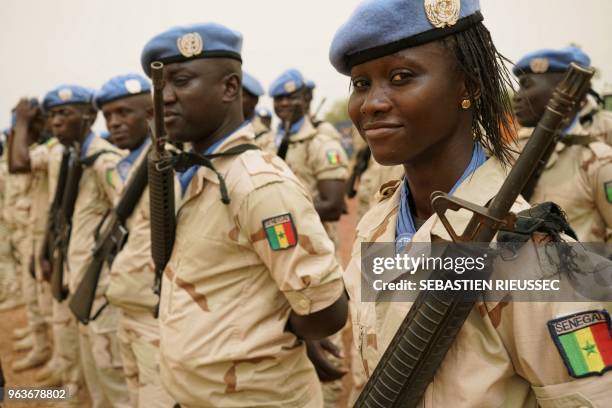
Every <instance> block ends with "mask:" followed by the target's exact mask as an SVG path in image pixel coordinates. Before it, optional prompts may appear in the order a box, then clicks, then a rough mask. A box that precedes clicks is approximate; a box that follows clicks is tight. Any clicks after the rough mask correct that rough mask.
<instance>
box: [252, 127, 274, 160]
mask: <svg viewBox="0 0 612 408" xmlns="http://www.w3.org/2000/svg"><path fill="white" fill-rule="evenodd" d="M255 144H256V145H257V146H259V148H260V149H261V150H263V151H264V152H270V153H274V154H276V150H277V148H276V144H275V143H274V132H272V131H270V132H266V133H264V134H263V135H261V136H259V137H258V138H257V139H255Z"/></svg>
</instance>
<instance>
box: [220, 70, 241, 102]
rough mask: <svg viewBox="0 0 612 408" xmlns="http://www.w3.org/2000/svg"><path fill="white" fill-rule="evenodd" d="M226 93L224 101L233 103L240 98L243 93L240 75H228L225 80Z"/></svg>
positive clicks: (233, 73)
mask: <svg viewBox="0 0 612 408" xmlns="http://www.w3.org/2000/svg"><path fill="white" fill-rule="evenodd" d="M223 83H224V92H223V101H224V102H232V101H234V100H236V99H237V98H240V96H241V93H242V86H241V85H240V74H238V73H236V72H232V73H230V74H227V75H226V76H225V77H224V78H223Z"/></svg>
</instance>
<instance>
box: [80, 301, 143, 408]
mask: <svg viewBox="0 0 612 408" xmlns="http://www.w3.org/2000/svg"><path fill="white" fill-rule="evenodd" d="M118 320H119V311H118V310H117V309H116V308H115V307H114V306H112V305H108V306H107V307H106V308H105V309H104V310H103V311H102V313H100V315H99V316H98V318H97V319H96V320H94V321H91V322H89V324H88V325H86V326H85V325H82V324H79V349H80V357H81V367H82V369H83V374H84V375H85V383H86V384H87V389H88V390H89V395H90V397H91V400H92V407H93V408H101V407H119V408H121V407H130V406H131V405H130V397H129V393H128V388H127V384H126V381H125V376H124V374H123V363H122V361H121V354H120V352H119V340H118V338H117V327H118V323H119V322H118Z"/></svg>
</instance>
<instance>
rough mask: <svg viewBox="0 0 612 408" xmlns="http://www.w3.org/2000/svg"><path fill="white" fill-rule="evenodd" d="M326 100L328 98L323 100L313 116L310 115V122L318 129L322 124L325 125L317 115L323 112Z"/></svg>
mask: <svg viewBox="0 0 612 408" xmlns="http://www.w3.org/2000/svg"><path fill="white" fill-rule="evenodd" d="M326 100H327V98H323V99H321V102H319V106H317V109H316V110H315V111H314V113H313V114H312V115H310V121H311V122H312V124H313V126H314V127H316V128H317V127H319V125H320V124H321V123H323V121H322V120H319V119H317V115H319V112H320V111H321V108H322V107H323V104H325V101H326Z"/></svg>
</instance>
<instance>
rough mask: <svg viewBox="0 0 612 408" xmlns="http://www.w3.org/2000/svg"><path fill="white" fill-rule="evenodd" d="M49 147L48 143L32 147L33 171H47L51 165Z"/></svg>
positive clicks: (31, 164)
mask: <svg viewBox="0 0 612 408" xmlns="http://www.w3.org/2000/svg"><path fill="white" fill-rule="evenodd" d="M49 154H50V151H49V148H48V147H47V145H44V144H42V145H38V146H35V147H33V148H32V149H30V168H31V169H32V172H37V171H41V172H46V171H48V167H49Z"/></svg>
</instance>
